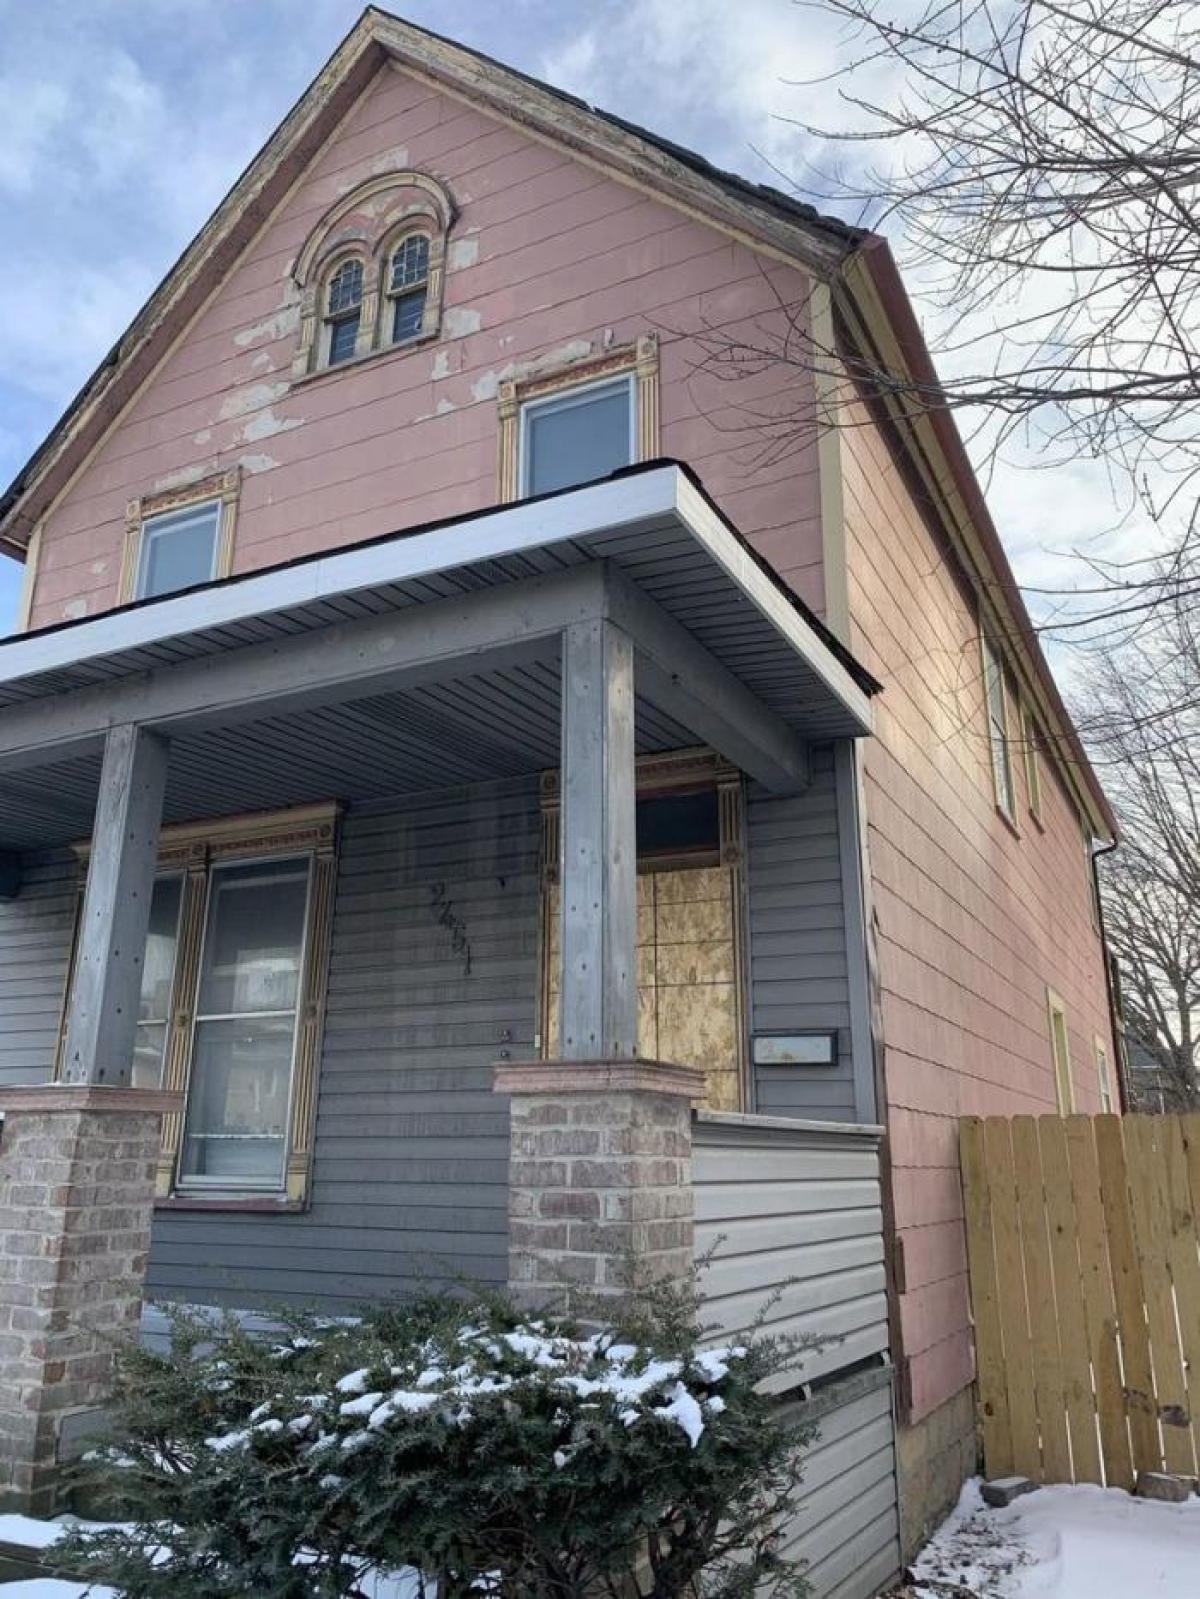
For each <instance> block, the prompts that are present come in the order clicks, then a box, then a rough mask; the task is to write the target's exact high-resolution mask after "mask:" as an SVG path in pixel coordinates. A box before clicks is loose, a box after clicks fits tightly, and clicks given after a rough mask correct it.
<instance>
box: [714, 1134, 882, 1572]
mask: <svg viewBox="0 0 1200 1599" xmlns="http://www.w3.org/2000/svg"><path fill="white" fill-rule="evenodd" d="M881 1135H882V1129H881V1128H879V1127H867V1126H853V1125H849V1124H840V1123H832V1122H811V1121H793V1120H790V1119H787V1118H783V1117H778V1116H743V1115H731V1114H724V1113H717V1112H709V1111H698V1112H697V1113H696V1114H695V1117H694V1119H693V1126H692V1180H693V1183H694V1193H695V1215H696V1256H697V1259H698V1260H701V1261H704V1262H705V1263H706V1264H705V1269H704V1272H703V1275H702V1277H701V1291H702V1293H703V1294H704V1296H705V1304H704V1306H703V1313H702V1314H703V1319H704V1320H705V1322H707V1323H710V1324H712V1325H713V1328H714V1331H713V1339H714V1341H721V1342H725V1341H728V1340H729V1339H730V1338H732V1337H736V1335H737V1334H738V1333H739V1332H744V1331H746V1330H747V1329H749V1328H750V1327H751V1326H752V1325H753V1324H754V1322H755V1319H756V1318H757V1317H758V1316H759V1315H760V1314H761V1313H762V1312H763V1307H764V1305H766V1306H767V1307H768V1308H767V1310H766V1312H765V1317H764V1327H765V1330H766V1331H768V1332H770V1333H773V1334H778V1335H781V1336H792V1335H807V1336H812V1337H815V1338H819V1339H821V1340H822V1343H821V1345H820V1347H818V1348H815V1349H813V1350H812V1351H811V1352H809V1353H807V1354H806V1355H805V1356H804V1358H803V1361H802V1363H801V1365H800V1366H799V1368H798V1370H796V1371H795V1372H794V1373H792V1374H791V1375H790V1376H785V1377H782V1378H780V1379H779V1381H778V1384H777V1386H778V1388H779V1390H780V1403H781V1404H783V1405H784V1406H786V1409H787V1412H788V1414H789V1415H792V1416H794V1417H796V1418H797V1419H800V1420H803V1421H805V1422H811V1423H812V1424H813V1425H814V1426H815V1427H816V1429H817V1436H816V1439H815V1442H814V1443H813V1444H812V1445H811V1446H810V1447H809V1448H808V1449H807V1450H806V1451H805V1455H804V1477H803V1486H802V1490H801V1495H800V1500H799V1504H798V1508H797V1513H796V1516H795V1518H794V1519H793V1521H792V1522H791V1524H790V1525H789V1526H788V1527H787V1528H786V1529H785V1532H784V1548H785V1550H786V1552H787V1553H788V1554H790V1555H792V1556H793V1557H794V1558H798V1559H802V1560H803V1561H804V1562H805V1563H806V1574H807V1576H808V1579H809V1581H810V1583H811V1584H812V1588H813V1592H814V1595H815V1596H816V1599H869V1596H871V1595H873V1594H875V1593H877V1592H878V1591H879V1589H880V1588H881V1587H882V1586H883V1585H884V1584H885V1583H887V1582H888V1581H890V1580H891V1579H892V1578H894V1577H895V1575H896V1574H897V1572H898V1571H899V1568H900V1542H899V1514H898V1508H897V1495H896V1449H895V1424H894V1419H893V1410H892V1385H891V1368H890V1366H889V1365H888V1362H887V1353H888V1320H887V1294H886V1287H885V1277H884V1257H883V1212H882V1205H881V1195H880V1170H879V1139H880V1137H881ZM785 1390H786V1392H785Z"/></svg>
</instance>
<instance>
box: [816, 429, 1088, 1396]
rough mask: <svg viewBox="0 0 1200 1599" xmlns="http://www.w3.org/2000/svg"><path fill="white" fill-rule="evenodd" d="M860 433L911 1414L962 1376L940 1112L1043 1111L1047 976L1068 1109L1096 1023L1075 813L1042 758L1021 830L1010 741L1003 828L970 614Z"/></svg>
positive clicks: (862, 556) (860, 587)
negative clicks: (1059, 1002)
mask: <svg viewBox="0 0 1200 1599" xmlns="http://www.w3.org/2000/svg"><path fill="white" fill-rule="evenodd" d="M862 424H863V425H862V426H855V427H851V428H848V429H847V430H846V432H845V433H844V434H843V458H844V460H845V463H846V464H845V495H846V519H847V535H848V544H849V549H848V559H849V566H850V599H851V611H852V614H853V619H854V648H855V650H856V652H857V653H858V655H859V658H860V659H861V660H862V661H863V662H864V663H865V664H866V665H867V666H868V667H869V668H870V669H871V670H872V671H873V672H875V673H876V674H877V675H878V676H879V677H880V678H881V679H882V680H883V682H884V684H885V689H884V693H883V694H882V695H880V697H879V699H878V700H877V701H876V736H875V737H874V738H872V739H869V740H867V741H866V743H865V744H864V746H863V753H864V761H865V777H866V814H867V823H868V847H869V852H870V862H871V874H872V883H873V894H874V903H875V910H876V915H877V919H878V937H879V966H880V978H881V983H882V990H883V993H882V1003H883V1032H884V1039H885V1047H886V1082H887V1098H888V1118H887V1119H888V1132H889V1135H890V1143H891V1161H892V1169H893V1197H894V1204H895V1217H896V1227H897V1233H898V1238H899V1247H900V1251H901V1254H902V1279H903V1287H904V1292H903V1294H902V1295H901V1297H900V1305H899V1311H900V1327H901V1333H902V1339H903V1351H902V1354H903V1357H904V1358H905V1359H906V1360H907V1363H908V1371H907V1376H908V1390H909V1393H910V1395H911V1419H913V1420H916V1419H918V1418H919V1417H921V1416H923V1415H925V1414H927V1413H928V1412H929V1411H930V1410H932V1409H933V1408H934V1407H935V1406H937V1405H938V1404H940V1403H941V1402H942V1401H943V1400H945V1399H947V1398H949V1397H950V1396H951V1395H952V1394H953V1393H955V1392H956V1391H957V1390H958V1389H959V1388H961V1387H963V1386H964V1384H966V1383H967V1382H969V1381H970V1379H971V1376H972V1364H971V1362H972V1355H971V1340H970V1334H969V1316H968V1297H967V1277H966V1259H965V1248H964V1239H963V1231H962V1225H961V1217H962V1196H961V1192H960V1187H959V1177H958V1152H957V1127H956V1118H957V1117H958V1116H960V1115H965V1114H975V1115H981V1116H987V1115H1013V1114H1017V1113H1032V1114H1037V1113H1045V1112H1051V1111H1053V1110H1055V1109H1056V1105H1057V1101H1056V1096H1055V1082H1054V1072H1053V1066H1052V1058H1051V1051H1050V1034H1049V1023H1048V1017H1047V1008H1046V986H1047V984H1049V985H1050V987H1052V988H1053V989H1055V990H1056V991H1057V992H1058V993H1059V995H1060V996H1061V997H1062V999H1063V1000H1064V1002H1065V1005H1066V1012H1067V1021H1068V1025H1069V1029H1070V1044H1071V1060H1072V1066H1073V1076H1074V1086H1075V1100H1076V1105H1077V1108H1078V1109H1080V1110H1083V1111H1095V1110H1097V1109H1099V1093H1098V1086H1097V1073H1096V1066H1095V1053H1094V1046H1093V1038H1094V1036H1095V1035H1099V1036H1100V1037H1101V1038H1102V1039H1108V1038H1109V1020H1108V1011H1107V1000H1106V991H1105V984H1104V968H1103V957H1102V954H1101V947H1100V940H1099V937H1098V935H1097V933H1096V932H1095V930H1094V928H1093V926H1092V921H1091V913H1090V909H1089V892H1090V891H1089V887H1088V874H1087V871H1086V868H1085V857H1084V850H1083V844H1082V835H1081V831H1080V825H1079V821H1078V819H1077V813H1076V811H1075V808H1074V806H1073V804H1072V802H1071V801H1070V799H1069V798H1068V795H1067V792H1066V790H1065V788H1064V786H1063V784H1062V783H1061V781H1060V780H1059V779H1058V778H1057V777H1056V776H1055V775H1054V771H1053V769H1052V767H1051V765H1050V763H1049V762H1048V761H1044V762H1043V763H1042V805H1043V819H1044V828H1039V827H1038V825H1037V824H1036V823H1035V822H1034V821H1033V819H1032V818H1031V817H1030V814H1029V809H1028V796H1027V791H1026V783H1025V772H1024V768H1023V766H1022V764H1021V760H1020V752H1019V750H1015V751H1014V763H1015V771H1014V777H1015V783H1016V793H1017V810H1018V816H1017V823H1018V827H1019V833H1020V836H1019V837H1018V836H1015V835H1014V832H1013V831H1012V829H1011V828H1010V827H1009V826H1008V825H1007V824H1006V822H1005V821H1004V820H1003V819H1002V818H1001V816H1000V815H999V814H998V812H997V811H996V808H995V803H994V799H993V791H992V777H991V768H990V764H989V760H990V757H989V748H988V742H987V731H986V726H987V724H986V719H985V715H984V704H983V689H982V681H981V679H982V671H981V665H980V654H979V640H978V632H977V628H976V624H975V620H974V614H973V610H972V607H971V606H970V604H969V603H968V600H967V598H966V597H965V596H964V593H963V591H962V589H961V588H960V586H959V584H958V582H957V581H956V580H955V578H954V577H953V576H952V574H951V571H950V569H949V566H948V561H947V558H946V556H945V555H944V554H943V552H942V551H941V550H940V549H939V548H938V546H937V545H936V544H935V542H934V540H933V538H932V537H931V535H930V533H929V531H928V529H927V528H926V526H925V525H924V523H923V521H922V519H921V517H920V516H919V514H918V512H917V511H916V508H915V506H914V504H913V501H912V499H911V498H910V496H909V494H908V492H907V490H906V488H905V487H904V484H903V482H902V480H901V478H900V475H899V473H898V472H897V470H896V468H895V466H894V464H893V462H892V459H891V457H890V455H889V453H888V451H887V449H886V447H885V444H884V441H883V439H882V438H881V436H880V434H879V433H878V431H877V430H876V429H875V428H874V426H873V425H872V424H871V423H870V422H869V420H868V419H867V417H866V416H865V414H864V416H863V418H862ZM881 530H886V536H881ZM1109 1051H1110V1053H1109V1059H1110V1061H1111V1060H1112V1059H1113V1055H1112V1051H1111V1042H1110V1044H1109Z"/></svg>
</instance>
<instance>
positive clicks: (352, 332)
mask: <svg viewBox="0 0 1200 1599" xmlns="http://www.w3.org/2000/svg"><path fill="white" fill-rule="evenodd" d="M357 339H358V312H357V311H356V312H355V313H354V315H353V316H347V317H343V318H342V320H341V321H340V322H335V323H334V324H333V326H332V327H331V328H330V330H329V364H330V366H337V364H338V362H339V361H348V360H349V359H350V357H351V356H352V355H353V354H354V345H355V342H356V340H357Z"/></svg>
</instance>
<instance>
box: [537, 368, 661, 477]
mask: <svg viewBox="0 0 1200 1599" xmlns="http://www.w3.org/2000/svg"><path fill="white" fill-rule="evenodd" d="M635 414H636V400H635V396H634V392H633V381H632V379H631V378H629V377H621V378H617V379H615V380H614V381H612V382H609V383H589V384H585V385H584V386H583V387H582V388H579V389H568V390H567V391H566V392H565V393H563V394H555V395H551V396H550V397H549V398H548V399H545V400H531V401H530V402H529V403H528V404H527V405H524V406H522V407H521V493H522V494H549V493H550V492H551V491H552V490H553V489H567V488H572V487H574V486H575V485H576V484H579V483H591V482H593V481H594V480H595V479H596V478H602V477H607V476H608V474H609V473H610V472H615V471H616V470H617V469H618V467H622V466H629V465H630V463H631V462H632V461H633V460H634V459H635V454H634V452H635V449H636V442H635Z"/></svg>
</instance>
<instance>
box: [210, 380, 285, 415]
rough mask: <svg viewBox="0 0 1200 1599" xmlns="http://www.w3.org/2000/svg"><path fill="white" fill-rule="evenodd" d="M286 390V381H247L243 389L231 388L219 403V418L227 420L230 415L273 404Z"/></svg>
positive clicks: (241, 413) (245, 412)
mask: <svg viewBox="0 0 1200 1599" xmlns="http://www.w3.org/2000/svg"><path fill="white" fill-rule="evenodd" d="M287 391H288V384H286V383H248V384H247V385H246V387H245V388H244V389H232V390H231V391H230V392H229V393H228V394H227V395H226V396H225V398H224V400H223V401H222V403H221V411H220V416H221V420H222V421H223V422H227V421H229V419H230V418H231V417H235V416H245V415H246V414H247V412H249V411H258V410H260V409H262V407H264V406H270V405H273V404H274V403H275V401H276V400H278V399H279V398H280V397H281V396H282V395H284V394H286V393H287Z"/></svg>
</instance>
